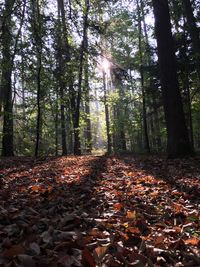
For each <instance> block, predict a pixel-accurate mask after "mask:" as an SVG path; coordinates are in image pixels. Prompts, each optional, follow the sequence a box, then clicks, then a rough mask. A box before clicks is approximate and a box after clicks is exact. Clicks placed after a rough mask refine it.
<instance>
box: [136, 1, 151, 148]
mask: <svg viewBox="0 0 200 267" xmlns="http://www.w3.org/2000/svg"><path fill="white" fill-rule="evenodd" d="M137 10H138V31H139V33H138V48H139V57H140V65H141V66H140V80H141V89H142V115H143V116H142V119H143V135H144V150H145V152H146V153H150V146H149V136H148V128H147V111H146V94H145V87H144V71H143V61H144V60H143V51H142V18H141V14H140V12H141V11H140V6H139V2H138V0H137Z"/></svg>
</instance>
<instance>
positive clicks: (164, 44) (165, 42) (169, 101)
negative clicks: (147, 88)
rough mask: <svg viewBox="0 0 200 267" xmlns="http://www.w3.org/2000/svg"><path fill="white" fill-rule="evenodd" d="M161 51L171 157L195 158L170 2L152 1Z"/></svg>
mask: <svg viewBox="0 0 200 267" xmlns="http://www.w3.org/2000/svg"><path fill="white" fill-rule="evenodd" d="M152 1H153V8H154V16H155V33H156V39H157V48H158V60H159V67H160V79H161V86H162V95H163V103H164V111H165V119H166V126H167V153H168V157H170V158H176V157H182V156H188V155H191V153H192V149H191V147H190V142H189V137H188V132H187V127H186V123H185V118H184V113H183V106H182V100H181V95H180V90H179V84H178V77H177V66H176V58H175V51H174V43H173V37H172V32H171V23H170V15H169V6H168V2H167V1H162V0H152Z"/></svg>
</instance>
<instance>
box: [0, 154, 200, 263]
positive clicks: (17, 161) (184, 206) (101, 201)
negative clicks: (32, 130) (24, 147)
mask: <svg viewBox="0 0 200 267" xmlns="http://www.w3.org/2000/svg"><path fill="white" fill-rule="evenodd" d="M199 211H200V158H199V157H196V158H193V159H182V160H166V159H164V158H162V157H157V156H130V155H129V156H123V157H122V156H121V157H105V156H81V157H71V156H69V157H57V158H56V157H51V158H43V159H42V158H40V159H37V160H36V159H34V158H11V159H1V160H0V267H4V266H7V267H20V266H22V267H36V266H39V267H47V266H48V267H57V266H60V267H61V266H63V267H70V266H74V267H75V266H85V267H94V266H104V267H106V266H110V267H119V266H136V267H143V266H154V267H157V266H175V267H181V266H186V267H195V266H200V213H199Z"/></svg>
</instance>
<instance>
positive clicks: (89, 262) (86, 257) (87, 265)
mask: <svg viewBox="0 0 200 267" xmlns="http://www.w3.org/2000/svg"><path fill="white" fill-rule="evenodd" d="M82 264H83V266H84V267H96V262H95V260H94V258H93V256H92V254H91V253H90V251H89V250H88V249H87V248H85V249H84V250H83V252H82Z"/></svg>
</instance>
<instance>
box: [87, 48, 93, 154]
mask: <svg viewBox="0 0 200 267" xmlns="http://www.w3.org/2000/svg"><path fill="white" fill-rule="evenodd" d="M86 50H87V49H86ZM88 77H89V71H88V58H87V59H86V62H85V113H86V143H87V144H86V151H87V152H88V153H91V151H92V132H91V120H90V94H89V90H90V88H89V80H88Z"/></svg>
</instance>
